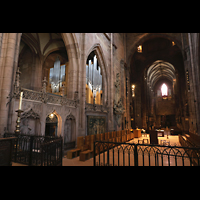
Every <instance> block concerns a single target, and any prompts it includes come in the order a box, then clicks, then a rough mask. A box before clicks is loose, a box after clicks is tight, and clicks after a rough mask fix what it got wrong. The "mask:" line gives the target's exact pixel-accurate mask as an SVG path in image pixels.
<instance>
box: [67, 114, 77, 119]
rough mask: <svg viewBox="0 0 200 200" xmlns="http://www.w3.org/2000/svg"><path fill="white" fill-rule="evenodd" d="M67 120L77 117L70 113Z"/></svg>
mask: <svg viewBox="0 0 200 200" xmlns="http://www.w3.org/2000/svg"><path fill="white" fill-rule="evenodd" d="M66 120H75V117H74V116H73V115H72V114H71V113H70V114H69V115H68V116H67V118H66Z"/></svg>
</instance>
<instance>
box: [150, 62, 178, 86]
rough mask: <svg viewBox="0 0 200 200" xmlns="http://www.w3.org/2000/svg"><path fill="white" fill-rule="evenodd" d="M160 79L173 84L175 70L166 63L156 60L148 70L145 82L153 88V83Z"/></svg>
mask: <svg viewBox="0 0 200 200" xmlns="http://www.w3.org/2000/svg"><path fill="white" fill-rule="evenodd" d="M161 78H167V79H168V80H170V81H171V82H173V80H174V79H176V75H175V68H174V66H173V65H172V64H170V63H168V62H165V61H163V60H157V61H155V62H154V63H153V64H152V65H151V66H150V67H149V68H148V71H147V81H148V83H149V84H150V86H151V87H152V88H153V87H154V85H155V83H156V82H157V81H158V80H159V79H161Z"/></svg>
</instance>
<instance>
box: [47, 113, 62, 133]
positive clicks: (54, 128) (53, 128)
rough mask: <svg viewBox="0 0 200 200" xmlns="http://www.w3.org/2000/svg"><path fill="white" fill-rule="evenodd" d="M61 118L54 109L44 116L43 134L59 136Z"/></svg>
mask: <svg viewBox="0 0 200 200" xmlns="http://www.w3.org/2000/svg"><path fill="white" fill-rule="evenodd" d="M61 129H62V118H61V116H60V115H59V114H58V113H57V112H56V111H55V110H54V111H53V112H51V113H49V114H48V116H47V117H46V127H45V136H55V137H59V136H61Z"/></svg>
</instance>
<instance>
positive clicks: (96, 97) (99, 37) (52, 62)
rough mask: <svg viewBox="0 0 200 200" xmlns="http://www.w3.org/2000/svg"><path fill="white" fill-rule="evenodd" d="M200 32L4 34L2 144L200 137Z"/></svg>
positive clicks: (0, 55) (0, 41)
mask: <svg viewBox="0 0 200 200" xmlns="http://www.w3.org/2000/svg"><path fill="white" fill-rule="evenodd" d="M199 57H200V38H199V33H0V110H1V112H0V137H3V134H4V132H5V131H7V132H14V131H15V129H16V120H17V113H16V110H18V106H19V100H20V94H21V92H23V93H22V104H21V109H22V111H23V112H22V113H21V122H20V131H21V133H23V134H32V135H46V136H62V137H63V140H64V143H65V144H70V143H73V144H74V145H76V143H77V137H79V136H87V135H93V134H100V133H104V132H110V131H118V130H125V129H135V128H139V129H145V130H147V131H148V130H151V129H152V128H155V127H158V128H165V127H169V128H174V129H178V130H180V131H181V132H184V133H188V132H191V133H194V134H197V135H200V91H199V85H200V78H199V76H200V72H199V70H200V63H199V62H200V61H199Z"/></svg>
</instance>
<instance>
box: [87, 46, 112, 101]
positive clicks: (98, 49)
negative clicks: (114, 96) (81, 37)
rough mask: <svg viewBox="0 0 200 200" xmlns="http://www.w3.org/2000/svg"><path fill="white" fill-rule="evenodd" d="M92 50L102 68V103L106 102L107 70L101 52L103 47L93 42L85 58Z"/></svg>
mask: <svg viewBox="0 0 200 200" xmlns="http://www.w3.org/2000/svg"><path fill="white" fill-rule="evenodd" d="M93 51H94V53H95V55H96V56H97V59H98V61H99V64H100V66H101V70H102V77H103V105H105V104H106V101H107V97H108V90H107V85H108V71H107V63H106V59H105V55H104V53H103V49H102V47H101V45H100V44H99V43H95V44H94V45H93V46H92V47H91V48H90V49H89V51H88V52H87V55H86V60H87V58H88V56H89V55H90V54H91V53H92V52H93Z"/></svg>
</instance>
